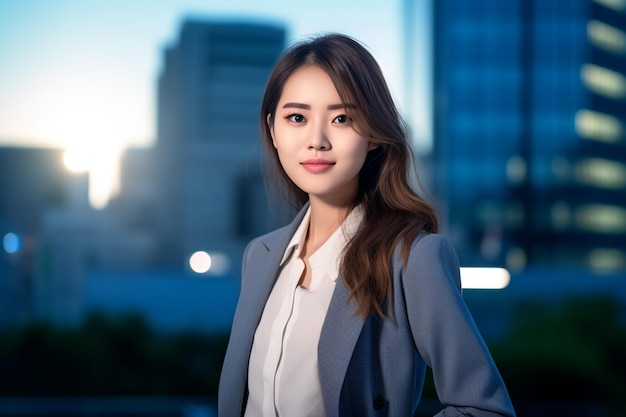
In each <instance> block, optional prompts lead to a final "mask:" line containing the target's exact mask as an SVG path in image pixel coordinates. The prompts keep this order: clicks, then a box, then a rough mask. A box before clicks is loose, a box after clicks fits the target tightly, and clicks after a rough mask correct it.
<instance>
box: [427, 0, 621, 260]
mask: <svg viewBox="0 0 626 417" xmlns="http://www.w3.org/2000/svg"><path fill="white" fill-rule="evenodd" d="M434 27H435V30H434V51H435V53H434V58H435V64H434V65H435V71H434V78H435V81H434V84H435V92H434V101H435V103H434V105H435V121H434V128H435V135H434V136H435V137H434V155H433V157H434V161H435V170H436V171H435V173H434V178H435V179H436V181H437V185H436V186H435V190H436V191H435V192H436V194H437V195H438V196H439V197H440V199H441V200H443V201H445V205H446V209H445V226H446V229H447V231H448V233H449V235H450V236H452V238H453V240H454V241H455V243H456V245H457V247H458V249H459V253H460V257H461V261H462V262H463V263H465V264H468V265H471V264H474V265H478V264H482V265H506V266H508V267H510V268H512V269H517V268H523V267H525V266H531V265H532V266H540V265H579V266H583V267H589V268H592V269H599V270H622V269H624V268H626V209H624V204H623V202H624V201H626V33H625V32H626V1H623V0H574V1H568V2H563V1H558V0H511V1H506V2H501V1H483V2H476V1H472V0H443V1H436V2H434Z"/></svg>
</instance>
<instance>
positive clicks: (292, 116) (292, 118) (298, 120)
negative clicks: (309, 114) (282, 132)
mask: <svg viewBox="0 0 626 417" xmlns="http://www.w3.org/2000/svg"><path fill="white" fill-rule="evenodd" d="M287 120H289V121H291V122H294V123H302V122H304V116H303V115H301V114H290V115H289V116H287Z"/></svg>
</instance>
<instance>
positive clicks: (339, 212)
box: [306, 198, 352, 253]
mask: <svg viewBox="0 0 626 417" xmlns="http://www.w3.org/2000/svg"><path fill="white" fill-rule="evenodd" d="M309 201H310V204H311V219H310V222H309V230H308V233H307V236H306V247H307V248H308V249H309V250H307V252H308V253H312V252H314V251H315V250H316V249H317V248H319V247H320V246H321V245H322V244H323V243H324V242H326V240H328V238H329V237H330V235H332V234H333V233H334V232H335V230H337V228H338V227H339V226H341V224H342V223H343V221H344V220H345V219H346V217H348V214H350V211H351V209H352V207H351V206H350V205H335V204H331V203H328V202H325V201H323V200H320V199H316V198H311V199H310V200H309Z"/></svg>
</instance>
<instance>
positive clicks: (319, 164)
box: [300, 159, 335, 174]
mask: <svg viewBox="0 0 626 417" xmlns="http://www.w3.org/2000/svg"><path fill="white" fill-rule="evenodd" d="M300 165H302V167H303V168H304V169H306V170H307V171H309V172H312V173H314V174H319V173H321V172H325V171H328V170H329V169H331V168H332V167H333V166H334V165H335V163H334V162H331V161H327V160H325V159H308V160H306V161H304V162H300Z"/></svg>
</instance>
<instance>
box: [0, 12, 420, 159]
mask: <svg viewBox="0 0 626 417" xmlns="http://www.w3.org/2000/svg"><path fill="white" fill-rule="evenodd" d="M404 1H405V0H387V1H383V0H350V1H343V2H339V1H337V0H316V1H315V2H311V3H308V4H307V3H304V2H296V1H293V0H292V1H287V0H260V1H254V0H227V1H223V0H219V1H218V0H159V1H149V0H107V1H104V0H91V1H85V0H6V1H2V2H1V3H0V59H1V64H0V145H21V146H54V147H64V148H67V149H79V148H80V149H83V150H84V149H86V148H88V149H89V150H90V151H91V152H92V153H95V154H97V155H99V156H100V157H102V155H109V154H110V158H114V155H115V154H116V153H119V151H120V150H121V149H123V148H124V147H126V146H130V145H139V146H145V145H150V144H152V143H153V141H154V135H155V132H154V130H155V120H154V110H155V104H154V102H155V96H156V90H155V84H156V79H157V76H158V72H159V70H160V65H161V55H162V49H163V47H164V46H165V45H167V44H168V43H171V42H172V41H174V40H175V39H176V37H177V34H178V30H179V27H180V22H181V19H182V18H184V17H185V16H206V17H212V18H243V19H247V20H270V21H274V22H279V23H284V24H285V26H286V27H287V29H288V39H289V40H290V41H293V40H296V39H299V38H302V37H303V36H306V35H309V34H313V33H317V32H325V31H338V32H343V33H347V34H350V35H352V36H354V37H356V38H357V39H359V40H361V41H362V42H363V43H365V44H366V45H367V46H368V47H369V49H370V50H371V52H372V53H373V54H374V56H375V57H376V58H377V59H378V61H379V63H380V65H381V67H382V68H383V71H384V72H385V75H386V76H387V80H388V82H389V84H390V87H391V89H392V93H393V94H394V96H395V98H396V101H397V102H398V104H399V106H400V108H401V109H402V107H403V104H404V102H405V96H406V95H407V93H406V91H405V89H404V88H403V78H402V77H403V73H402V65H403V64H402V57H403V55H402V48H403V46H402V42H401V40H402V30H403V26H402V15H403V3H404ZM414 3H415V5H416V7H418V8H420V9H418V10H417V13H416V15H417V16H418V20H417V22H418V23H417V25H416V26H417V31H418V33H417V36H418V40H424V41H425V42H424V45H427V42H426V40H427V37H426V36H425V35H420V33H419V31H421V30H424V31H426V30H427V28H426V27H425V26H424V25H422V24H420V22H421V21H422V20H421V19H423V18H424V17H425V16H424V13H423V12H422V10H421V8H423V7H424V4H427V3H428V2H427V1H425V0H414ZM420 51H422V48H420ZM423 52H424V53H426V52H427V51H426V50H425V49H424V50H423ZM419 61H421V62H424V60H423V59H419ZM415 70H416V71H418V72H419V71H426V66H418V68H416V69H415ZM418 106H419V105H418ZM405 116H407V118H409V119H411V116H410V115H406V114H405ZM83 153H84V152H83ZM100 159H102V158H100ZM105 159H106V158H105ZM87 165H89V163H87Z"/></svg>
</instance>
